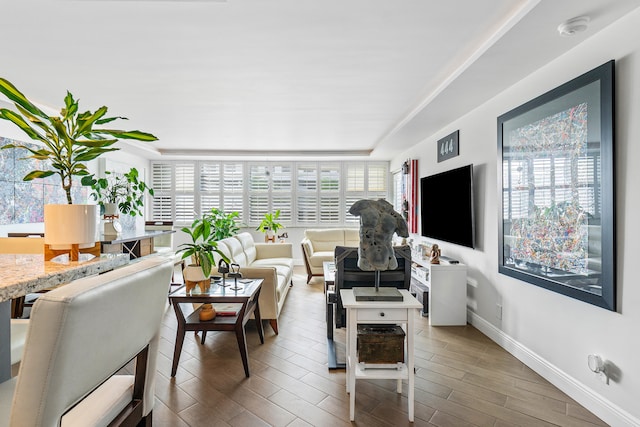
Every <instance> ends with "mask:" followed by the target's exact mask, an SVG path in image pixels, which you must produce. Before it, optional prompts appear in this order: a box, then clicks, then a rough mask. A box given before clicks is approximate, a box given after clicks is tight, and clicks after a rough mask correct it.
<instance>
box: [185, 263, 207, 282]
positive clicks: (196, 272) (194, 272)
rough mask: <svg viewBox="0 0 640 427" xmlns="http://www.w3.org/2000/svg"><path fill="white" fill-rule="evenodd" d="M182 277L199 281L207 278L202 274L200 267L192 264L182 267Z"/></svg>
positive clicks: (191, 280)
mask: <svg viewBox="0 0 640 427" xmlns="http://www.w3.org/2000/svg"><path fill="white" fill-rule="evenodd" d="M182 277H184V280H188V281H190V282H201V281H203V280H206V279H208V277H205V276H204V273H203V272H202V267H200V266H199V265H193V264H192V265H188V266H187V267H185V268H184V270H183V271H182Z"/></svg>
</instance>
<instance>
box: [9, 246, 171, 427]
mask: <svg viewBox="0 0 640 427" xmlns="http://www.w3.org/2000/svg"><path fill="white" fill-rule="evenodd" d="M172 268H173V262H172V260H169V259H166V258H163V257H149V258H145V259H143V260H142V261H139V262H136V263H134V264H130V265H128V266H125V267H122V268H119V269H116V270H113V271H110V272H107V273H104V274H101V275H97V276H92V277H87V278H82V279H79V280H76V281H74V282H71V283H70V284H68V285H65V286H61V287H59V288H57V289H55V290H53V291H51V292H48V293H46V294H43V295H42V296H41V297H40V298H38V300H37V302H36V303H35V304H34V307H33V309H32V312H31V320H30V325H29V330H28V332H27V339H26V343H25V350H24V354H23V359H22V364H21V366H20V372H19V375H18V381H17V385H16V391H15V395H14V400H13V406H12V410H11V424H10V425H12V426H26V425H29V426H52V427H53V426H59V425H61V421H60V420H61V419H62V417H63V415H64V414H65V413H68V415H66V416H65V418H66V417H67V416H69V415H71V414H72V412H73V411H75V410H76V408H78V407H81V405H82V404H83V403H84V402H81V401H82V400H83V399H85V397H87V396H88V395H90V394H91V393H92V392H94V391H95V393H98V391H99V390H98V391H96V389H97V388H98V387H100V389H102V387H101V386H102V385H103V383H104V384H107V380H109V381H110V380H111V379H112V378H110V377H112V376H113V378H116V377H118V376H114V374H115V373H116V372H118V371H119V370H120V369H121V368H122V367H123V366H125V365H127V364H128V363H129V362H130V361H131V360H132V359H133V358H134V357H136V356H137V355H139V354H142V355H143V356H145V355H146V357H142V358H141V357H138V358H137V359H136V378H135V385H133V391H132V392H131V393H132V394H133V397H134V399H135V398H136V394H137V395H138V397H137V399H138V403H140V404H141V412H142V413H143V414H145V415H146V414H148V413H149V412H151V409H152V408H153V403H154V399H155V397H154V376H155V371H156V367H155V365H156V357H157V349H158V342H159V331H160V325H161V320H162V317H163V314H164V311H165V306H166V302H167V289H168V286H169V282H170V277H171V271H172ZM139 380H142V382H143V383H144V386H143V388H140V387H141V386H140V383H139ZM129 388H131V387H129ZM136 389H137V390H136ZM111 390H112V391H113V388H111ZM108 394H109V393H105V394H104V395H100V396H99V398H95V397H93V399H94V403H95V402H100V401H102V400H104V399H107V398H110V397H112V396H108ZM90 398H91V396H90ZM89 400H90V399H87V401H89ZM122 402H123V401H122V399H119V400H118V399H116V402H115V403H114V405H113V406H114V407H113V408H112V409H110V410H112V411H115V414H116V415H117V414H118V412H119V411H122V410H124V409H125V408H126V407H127V406H128V405H131V402H127V401H124V403H122ZM76 405H77V406H76ZM74 406H76V407H74ZM138 406H140V405H138ZM72 408H73V409H72ZM70 410H71V411H70ZM85 413H86V412H85ZM71 418H73V417H71ZM75 418H78V419H80V420H82V419H84V420H85V421H84V423H83V424H84V425H93V424H92V423H90V422H89V421H87V418H86V416H84V415H82V416H78V415H76V416H75ZM64 424H65V423H64V422H63V423H62V425H64Z"/></svg>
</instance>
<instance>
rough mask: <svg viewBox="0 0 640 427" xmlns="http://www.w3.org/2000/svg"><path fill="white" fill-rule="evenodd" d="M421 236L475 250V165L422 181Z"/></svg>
mask: <svg viewBox="0 0 640 427" xmlns="http://www.w3.org/2000/svg"><path fill="white" fill-rule="evenodd" d="M420 219H421V222H422V235H423V236H425V237H428V238H432V239H437V240H442V241H445V242H450V243H455V244H458V245H462V246H467V247H470V248H473V247H475V224H474V212H473V165H467V166H463V167H461V168H457V169H453V170H449V171H446V172H442V173H438V174H435V175H431V176H426V177H424V178H421V179H420Z"/></svg>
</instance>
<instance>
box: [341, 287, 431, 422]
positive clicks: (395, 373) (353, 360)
mask: <svg viewBox="0 0 640 427" xmlns="http://www.w3.org/2000/svg"><path fill="white" fill-rule="evenodd" d="M400 293H401V294H402V297H403V298H402V301H356V298H355V296H354V294H353V289H340V298H341V299H342V305H344V307H345V308H346V309H347V342H346V344H347V345H346V351H347V352H346V357H347V364H346V368H347V375H346V388H347V393H349V416H350V419H351V421H354V419H355V404H356V380H357V379H395V380H397V384H396V391H397V392H398V393H402V380H407V412H408V416H409V421H411V422H413V420H414V381H415V379H414V368H415V361H414V354H413V347H414V334H415V332H414V330H413V317H414V313H415V310H417V309H419V308H420V307H421V305H420V302H419V301H418V300H416V299H415V298H414V297H412V296H411V294H410V293H409V291H407V290H406V289H401V290H400ZM372 322H375V323H382V324H404V325H405V333H406V350H407V352H406V358H405V359H406V360H405V363H398V364H396V365H394V367H393V368H392V369H388V367H387V369H385V368H369V369H367V366H364V363H360V361H359V360H358V352H357V335H358V324H359V323H372Z"/></svg>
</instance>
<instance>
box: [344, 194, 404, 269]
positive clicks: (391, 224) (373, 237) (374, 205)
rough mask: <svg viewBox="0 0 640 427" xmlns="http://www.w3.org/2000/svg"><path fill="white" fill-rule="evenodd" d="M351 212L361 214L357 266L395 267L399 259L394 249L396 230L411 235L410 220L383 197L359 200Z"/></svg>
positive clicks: (399, 233)
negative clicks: (393, 241)
mask: <svg viewBox="0 0 640 427" xmlns="http://www.w3.org/2000/svg"><path fill="white" fill-rule="evenodd" d="M349 213H351V214H352V215H355V216H359V217H360V247H359V248H358V267H359V268H360V269H361V270H364V271H381V270H394V269H396V268H398V261H397V260H396V257H395V254H394V252H393V244H392V238H393V233H397V234H398V236H400V237H409V229H408V228H407V222H406V221H405V219H404V218H403V217H402V215H400V214H399V213H398V212H396V211H394V210H393V206H392V205H391V203H389V202H387V201H386V200H384V199H379V200H358V201H357V202H355V203H354V204H353V205H352V206H351V209H349Z"/></svg>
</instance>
